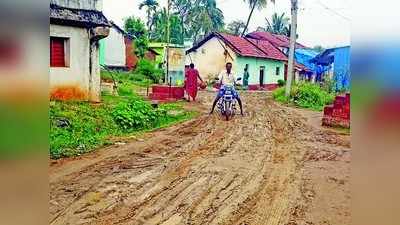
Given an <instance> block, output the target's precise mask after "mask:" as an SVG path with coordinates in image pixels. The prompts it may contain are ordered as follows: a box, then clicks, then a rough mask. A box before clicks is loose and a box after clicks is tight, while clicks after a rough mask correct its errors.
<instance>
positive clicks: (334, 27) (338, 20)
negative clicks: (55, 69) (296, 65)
mask: <svg viewBox="0 0 400 225" xmlns="http://www.w3.org/2000/svg"><path fill="white" fill-rule="evenodd" d="M103 1H104V5H103V11H104V14H105V15H106V16H107V18H108V19H110V20H113V21H114V22H115V23H116V24H118V25H120V26H122V25H123V18H125V17H127V16H131V15H135V16H139V17H141V18H142V19H144V21H145V18H146V13H145V10H139V9H138V5H139V3H140V2H141V0H103ZM349 1H350V0H299V15H298V34H299V40H298V41H299V42H300V43H302V44H304V45H307V46H310V47H312V46H315V45H322V46H324V47H335V46H343V45H347V44H350V18H349V17H350V15H349V14H350V10H349V8H350V3H349ZM159 3H160V5H161V6H166V5H167V0H159ZM217 6H218V7H219V8H220V9H221V10H222V11H223V13H224V16H225V23H227V24H228V23H229V22H231V21H233V20H237V19H240V20H243V21H246V19H247V17H248V14H249V11H250V9H249V7H248V6H247V5H246V4H245V3H244V2H243V1H242V0H217ZM274 12H277V13H283V12H284V13H286V14H287V15H288V16H290V0H276V3H275V4H273V3H271V2H269V4H268V6H267V8H266V9H264V10H262V11H255V13H254V14H253V17H252V19H251V21H250V31H253V30H255V29H256V28H257V27H258V26H265V17H268V18H270V17H271V15H272V14H273V13H274Z"/></svg>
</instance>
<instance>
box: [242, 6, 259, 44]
mask: <svg viewBox="0 0 400 225" xmlns="http://www.w3.org/2000/svg"><path fill="white" fill-rule="evenodd" d="M256 5H257V0H254V5H253V6H252V7H251V11H250V15H249V18H247V23H246V26H245V27H244V30H243V32H242V35H241V36H242V37H243V36H244V35H245V34H246V31H247V28H248V26H249V23H250V19H251V16H252V15H253V12H254V9H255V8H256Z"/></svg>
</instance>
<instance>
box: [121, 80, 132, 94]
mask: <svg viewBox="0 0 400 225" xmlns="http://www.w3.org/2000/svg"><path fill="white" fill-rule="evenodd" d="M118 95H119V96H132V95H133V90H132V85H131V84H129V83H121V84H119V85H118Z"/></svg>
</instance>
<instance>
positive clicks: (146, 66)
mask: <svg viewBox="0 0 400 225" xmlns="http://www.w3.org/2000/svg"><path fill="white" fill-rule="evenodd" d="M135 74H141V75H143V76H145V77H147V78H148V79H150V80H152V81H153V82H154V83H159V81H160V79H161V77H162V75H163V70H161V69H157V68H156V66H155V64H154V63H153V62H151V61H149V60H147V59H141V60H139V62H138V64H137V66H136V69H135Z"/></svg>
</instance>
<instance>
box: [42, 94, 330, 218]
mask: <svg viewBox="0 0 400 225" xmlns="http://www.w3.org/2000/svg"><path fill="white" fill-rule="evenodd" d="M200 97H201V98H200V101H201V102H203V103H204V104H202V105H198V106H196V107H197V108H198V109H200V110H202V111H203V112H206V110H207V109H208V108H209V107H210V106H211V105H210V104H211V102H212V98H213V97H214V96H213V95H212V94H209V93H202V95H201V96H200ZM242 98H243V100H244V101H243V102H244V104H245V105H244V108H245V111H246V117H244V118H242V117H240V116H238V117H235V118H234V120H232V121H229V122H226V121H222V120H221V119H220V118H218V116H217V115H214V116H206V115H204V116H200V117H199V118H197V119H195V120H193V121H190V122H186V123H184V124H181V125H177V126H175V127H172V128H165V129H163V130H159V131H156V132H153V134H154V136H153V137H149V138H148V139H147V140H145V142H144V143H142V144H140V145H139V146H140V147H135V146H136V143H135V142H133V143H130V144H128V145H127V146H125V147H123V148H122V149H121V151H117V150H116V152H115V154H113V155H111V156H110V157H104V158H102V160H100V161H96V162H95V163H93V164H88V165H87V166H86V167H84V168H83V169H79V170H78V171H75V172H72V173H70V174H67V175H63V176H61V175H59V177H61V178H60V179H53V180H52V179H51V181H52V182H51V183H50V188H51V202H50V212H51V214H52V224H143V225H144V224H161V225H175V224H255V225H262V224H268V225H270V224H286V223H288V222H289V221H290V219H293V218H291V212H293V210H294V209H295V208H296V207H297V204H296V200H297V199H298V196H301V193H300V192H301V182H302V166H303V162H304V159H305V158H307V157H306V155H307V154H308V147H309V146H308V147H305V146H307V145H304V143H305V142H307V141H310V140H309V138H308V137H309V134H310V133H311V132H312V131H311V129H310V128H309V127H308V126H307V125H306V124H305V123H304V120H303V119H302V118H301V117H300V116H299V115H297V114H295V113H293V112H292V111H290V110H288V109H285V108H283V107H281V106H279V105H277V104H275V103H274V102H273V101H272V100H271V99H270V97H269V96H268V95H266V94H265V93H251V94H243V96H242ZM322 136H323V134H321V137H320V136H317V137H316V138H315V139H318V138H320V139H322V138H323V137H322ZM314 141H318V140H314ZM336 142H337V141H336V140H335V138H334V137H332V139H331V140H330V143H332V144H335V143H336ZM66 166H67V165H66ZM56 175H57V174H56Z"/></svg>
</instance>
